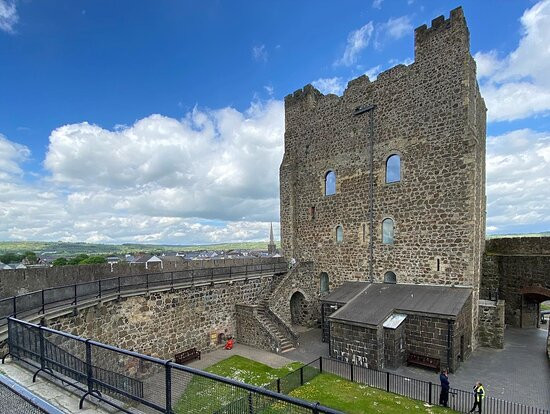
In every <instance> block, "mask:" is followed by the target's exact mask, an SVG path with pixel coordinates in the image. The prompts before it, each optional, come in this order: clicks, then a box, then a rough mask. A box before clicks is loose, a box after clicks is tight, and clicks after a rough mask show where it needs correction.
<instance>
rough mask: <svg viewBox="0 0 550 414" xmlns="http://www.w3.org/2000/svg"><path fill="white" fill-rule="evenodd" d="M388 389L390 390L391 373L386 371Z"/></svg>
mask: <svg viewBox="0 0 550 414" xmlns="http://www.w3.org/2000/svg"><path fill="white" fill-rule="evenodd" d="M386 391H387V392H390V373H389V372H386Z"/></svg>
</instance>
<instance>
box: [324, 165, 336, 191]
mask: <svg viewBox="0 0 550 414" xmlns="http://www.w3.org/2000/svg"><path fill="white" fill-rule="evenodd" d="M333 194H336V174H335V173H334V171H328V172H327V173H326V174H325V195H326V196H329V195H333Z"/></svg>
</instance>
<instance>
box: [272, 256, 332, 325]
mask: <svg viewBox="0 0 550 414" xmlns="http://www.w3.org/2000/svg"><path fill="white" fill-rule="evenodd" d="M283 278H284V279H283V280H282V281H281V282H280V283H279V284H278V286H277V288H276V289H275V290H274V291H273V292H272V294H271V296H270V297H269V298H268V300H269V308H270V309H271V311H272V312H273V313H275V314H276V315H277V316H278V317H279V318H281V319H282V320H283V321H284V322H285V323H286V324H287V325H292V315H291V306H290V302H291V298H292V296H293V295H294V294H295V293H296V292H300V293H301V294H302V295H304V298H305V300H304V301H303V302H302V304H301V306H303V307H304V310H305V312H304V314H306V315H307V319H306V320H303V324H304V325H307V326H317V324H318V322H319V320H320V319H321V305H320V302H319V297H320V293H319V285H318V283H317V281H316V278H315V277H314V274H313V264H312V263H311V262H298V263H297V264H296V265H295V266H294V267H293V268H292V269H291V270H290V271H289V272H288V273H287V274H286V275H284V276H283Z"/></svg>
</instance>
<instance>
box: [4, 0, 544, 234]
mask: <svg viewBox="0 0 550 414" xmlns="http://www.w3.org/2000/svg"><path fill="white" fill-rule="evenodd" d="M459 5H461V6H462V7H463V9H464V13H465V16H466V20H467V23H468V26H469V28H470V34H471V51H472V54H473V55H474V57H475V59H476V62H477V66H478V81H479V83H480V86H481V91H482V95H483V96H484V98H485V101H486V104H487V106H488V108H489V109H488V114H487V115H488V129H487V197H488V200H487V233H489V234H503V233H525V232H541V231H548V230H550V116H549V115H550V76H548V74H550V0H544V1H539V2H536V1H528V0H525V1H519V0H518V1H507V2H502V1H489V0H488V1H483V2H481V1H479V0H476V1H469V0H465V1H463V2H462V3H456V2H453V1H446V0H441V1H421V0H391V1H390V0H374V1H347V2H345V4H344V3H342V2H334V1H322V0H318V1H315V2H314V1H302V2H296V1H278V2H267V1H248V2H245V1H234V2H229V1H225V2H222V1H216V0H212V1H209V0H205V1H201V2H181V1H175V0H173V1H168V0H166V1H155V2H152V1H145V0H131V1H127V0H119V1H117V2H113V1H110V0H89V1H85V0H82V1H80V0H74V1H59V0H0V240H44V241H83V242H101V243H125V242H132V243H133V242H139V243H155V244H157V243H169V244H200V243H220V242H231V241H247V240H265V239H266V238H267V237H268V234H269V223H270V222H273V223H274V230H275V236H276V238H278V235H279V225H278V221H279V183H278V170H279V165H280V162H281V160H282V155H283V134H284V103H283V99H284V97H285V96H286V95H287V94H289V93H292V92H293V91H295V90H297V89H299V88H301V87H303V86H304V85H306V84H308V83H312V84H313V85H314V86H316V87H317V88H318V89H319V90H321V91H322V92H323V93H337V94H341V93H342V92H343V90H344V89H345V86H346V83H347V82H348V81H349V80H351V79H353V78H355V77H357V76H361V75H363V74H367V75H368V76H369V77H370V78H371V80H373V79H375V78H376V76H377V75H378V73H380V72H381V71H384V70H386V69H389V68H390V67H392V66H394V65H396V64H399V63H403V64H411V63H412V62H413V58H414V40H413V38H414V28H415V27H418V26H420V25H422V24H428V25H430V21H431V20H432V19H433V18H435V17H437V16H439V15H442V14H443V15H445V16H446V17H448V16H449V12H450V10H452V9H454V8H455V7H457V6H459Z"/></svg>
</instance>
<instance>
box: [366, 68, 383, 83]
mask: <svg viewBox="0 0 550 414" xmlns="http://www.w3.org/2000/svg"><path fill="white" fill-rule="evenodd" d="M380 72H381V66H380V65H376V66H373V67H372V68H370V69H367V70H366V71H365V75H367V76H368V78H369V80H370V81H371V82H372V81H375V80H376V78H377V77H378V74H379V73H380Z"/></svg>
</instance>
